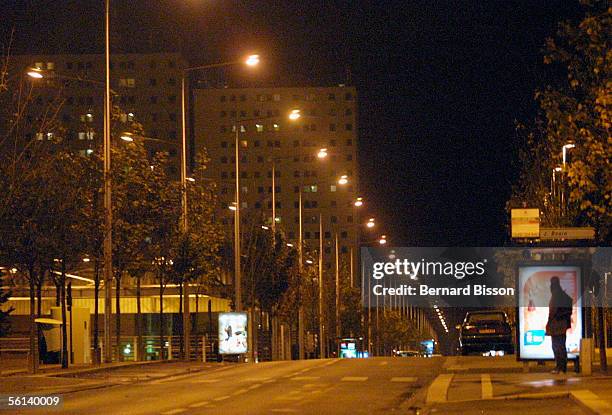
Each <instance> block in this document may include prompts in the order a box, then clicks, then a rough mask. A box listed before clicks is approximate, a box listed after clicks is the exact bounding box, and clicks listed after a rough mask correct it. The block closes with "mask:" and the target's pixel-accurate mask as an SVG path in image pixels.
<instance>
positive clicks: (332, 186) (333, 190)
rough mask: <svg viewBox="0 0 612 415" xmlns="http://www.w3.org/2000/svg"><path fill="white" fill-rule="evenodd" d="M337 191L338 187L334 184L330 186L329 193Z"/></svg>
mask: <svg viewBox="0 0 612 415" xmlns="http://www.w3.org/2000/svg"><path fill="white" fill-rule="evenodd" d="M336 189H337V188H336V185H335V184H332V185H331V186H329V191H330V192H335V191H336Z"/></svg>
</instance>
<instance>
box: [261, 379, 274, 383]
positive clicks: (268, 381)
mask: <svg viewBox="0 0 612 415" xmlns="http://www.w3.org/2000/svg"><path fill="white" fill-rule="evenodd" d="M272 382H276V380H275V379H268V380H264V381H263V382H261V383H272Z"/></svg>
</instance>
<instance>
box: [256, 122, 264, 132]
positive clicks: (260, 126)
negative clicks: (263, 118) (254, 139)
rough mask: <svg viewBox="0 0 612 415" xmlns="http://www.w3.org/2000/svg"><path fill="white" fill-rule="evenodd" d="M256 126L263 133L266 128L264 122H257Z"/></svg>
mask: <svg viewBox="0 0 612 415" xmlns="http://www.w3.org/2000/svg"><path fill="white" fill-rule="evenodd" d="M255 128H256V129H257V132H258V133H263V130H264V126H263V124H255Z"/></svg>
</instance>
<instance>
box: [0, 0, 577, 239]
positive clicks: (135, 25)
mask: <svg viewBox="0 0 612 415" xmlns="http://www.w3.org/2000/svg"><path fill="white" fill-rule="evenodd" d="M111 3H112V16H111V31H112V40H113V44H112V49H113V50H114V51H115V52H151V51H162V50H163V51H179V52H181V53H183V55H184V56H185V57H186V58H187V59H188V60H189V62H190V63H191V64H202V63H208V62H218V61H226V60H229V59H234V58H235V57H237V56H241V55H243V54H246V53H249V52H252V51H257V52H259V53H260V54H261V55H262V57H263V58H264V59H265V65H264V66H263V68H262V69H261V71H259V73H257V74H252V75H248V74H247V73H246V72H244V71H240V72H229V71H225V72H223V73H220V74H219V75H220V76H223V77H226V78H225V79H227V80H228V81H229V82H230V84H238V85H257V84H261V83H264V84H272V85H304V84H310V85H330V84H339V83H347V84H353V85H355V86H356V87H357V91H358V94H359V118H358V124H359V135H360V143H359V145H360V155H359V164H360V166H361V169H360V182H361V191H362V194H363V196H364V197H365V198H366V200H367V202H369V203H368V205H367V206H368V209H367V211H368V212H371V213H372V214H373V215H375V216H376V217H377V218H379V222H380V223H382V224H383V226H384V233H386V234H388V235H389V239H390V241H391V244H392V245H420V246H435V245H437V246H452V245H472V246H486V245H490V246H493V245H500V244H503V243H504V242H505V241H506V240H507V231H506V229H505V224H506V221H507V218H506V212H505V210H504V205H505V202H506V200H507V199H508V197H509V195H510V190H511V185H512V182H513V180H514V179H515V178H516V175H517V169H518V163H517V160H516V157H517V150H518V148H517V146H518V143H517V140H516V138H515V134H514V123H515V120H520V121H524V122H529V121H530V120H532V119H533V117H534V115H535V110H536V107H535V103H534V101H533V95H534V90H535V89H536V88H538V87H543V86H544V85H545V84H546V80H547V79H548V75H547V72H546V71H545V68H544V67H543V65H542V55H541V49H542V47H543V45H544V42H545V38H546V37H550V36H553V35H554V32H555V30H556V27H557V23H558V22H560V21H561V20H563V19H567V18H574V17H576V16H577V15H578V13H579V11H580V7H579V4H578V2H577V1H576V2H564V1H553V2H545V1H536V2H533V1H516V2H498V1H493V2H479V3H473V4H465V3H463V2H459V1H437V2H435V3H433V4H432V2H424V1H419V2H412V3H410V4H407V3H405V2H386V3H385V6H386V7H385V8H382V7H379V3H377V2H363V3H360V4H357V5H353V3H349V2H335V3H330V2H320V1H315V2H309V3H307V4H304V3H300V4H299V5H298V6H296V5H295V4H293V3H291V2H273V1H258V2H254V3H251V4H249V5H242V4H240V3H239V2H237V1H234V2H224V3H218V4H217V3H215V4H211V3H206V2H196V1H189V2H187V1H184V0H180V1H179V0H164V1H160V2H157V3H156V4H155V6H151V5H150V3H149V2H145V1H142V0H140V1H133V2H125V1H119V0H116V1H113V2H111ZM103 4H104V2H103V1H101V0H100V1H86V2H76V1H66V2H63V7H62V8H59V7H57V2H52V1H50V0H29V1H13V2H11V4H4V5H2V6H0V13H1V14H2V15H3V16H4V19H3V21H2V23H0V43H2V44H3V45H4V47H6V43H7V42H8V39H9V37H10V32H11V29H12V28H15V39H14V44H13V49H12V53H18V54H34V53H48V54H54V53H95V52H98V53H99V52H101V51H102V46H103ZM87 6H90V7H87ZM75 21H78V22H79V24H78V25H75V24H74V22H75ZM206 45H211V46H208V47H207V46H206Z"/></svg>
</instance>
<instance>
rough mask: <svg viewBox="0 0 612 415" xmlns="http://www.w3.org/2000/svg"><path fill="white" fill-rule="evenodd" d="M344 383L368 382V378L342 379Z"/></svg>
mask: <svg viewBox="0 0 612 415" xmlns="http://www.w3.org/2000/svg"><path fill="white" fill-rule="evenodd" d="M340 380H341V381H342V382H364V381H366V380H368V377H367V376H345V377H343V378H342V379H340Z"/></svg>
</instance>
